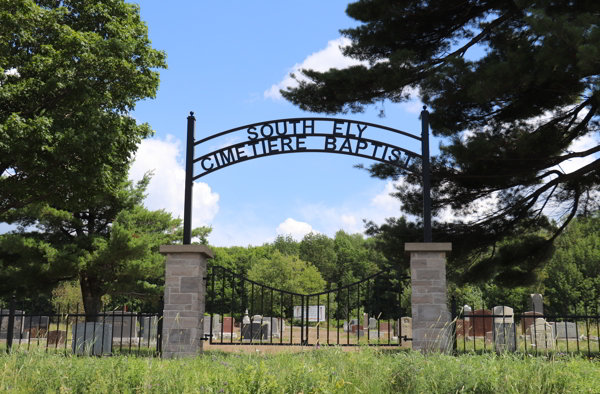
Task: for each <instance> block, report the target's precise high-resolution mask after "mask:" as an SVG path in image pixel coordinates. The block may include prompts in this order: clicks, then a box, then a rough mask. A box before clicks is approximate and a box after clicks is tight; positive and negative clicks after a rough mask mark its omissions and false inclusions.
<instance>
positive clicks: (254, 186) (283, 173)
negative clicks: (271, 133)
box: [0, 0, 594, 246]
mask: <svg viewBox="0 0 600 394" xmlns="http://www.w3.org/2000/svg"><path fill="white" fill-rule="evenodd" d="M347 3H348V0H327V1H322V0H321V1H313V0H305V1H302V2H288V1H264V0H261V1H259V0H257V1H252V2H248V1H231V2H218V1H184V0H179V1H174V2H169V3H168V4H167V3H165V2H164V1H159V0H142V1H138V2H137V4H139V6H140V8H141V16H142V19H143V20H144V21H145V22H146V23H147V25H148V30H149V36H150V39H151V41H152V46H153V47H154V48H157V49H161V50H164V51H165V52H166V53H167V62H168V66H169V68H168V70H162V71H161V77H160V79H161V83H160V87H159V90H158V93H157V97H156V99H153V100H144V101H142V102H139V103H138V104H137V107H136V109H135V111H134V112H133V113H132V116H134V117H135V118H136V120H137V121H138V122H147V123H149V124H150V125H151V126H152V128H153V129H154V130H155V131H156V134H155V136H154V137H153V138H151V139H148V140H145V141H144V142H142V144H141V145H140V147H139V150H138V153H137V155H136V162H135V163H134V165H133V167H132V170H131V172H130V177H131V178H132V179H136V180H137V179H140V178H141V177H142V176H143V174H144V173H145V172H146V171H150V170H152V171H154V177H153V180H152V182H151V184H150V186H149V189H148V198H147V199H146V202H145V204H146V206H147V207H148V208H150V209H166V210H167V211H169V212H171V213H173V215H174V216H175V217H177V216H179V217H183V190H184V177H185V171H184V157H185V156H184V148H185V135H186V122H187V120H186V117H187V116H188V114H189V111H194V112H195V114H196V118H197V126H196V135H197V138H203V137H206V136H209V135H212V134H215V133H218V132H221V131H224V130H228V129H231V128H234V127H238V126H243V125H246V124H251V123H256V122H261V121H267V120H272V119H282V118H292V117H307V116H323V115H321V114H314V113H306V112H302V111H301V110H299V109H298V108H296V107H294V106H293V105H291V104H290V103H288V102H286V101H285V100H283V99H282V98H281V97H279V95H278V90H279V89H280V88H284V87H286V86H288V85H289V84H290V83H291V79H290V78H289V73H290V72H294V71H296V70H298V69H299V68H302V67H308V68H314V69H317V70H320V71H323V70H327V69H329V68H330V67H336V68H343V67H347V66H349V65H351V64H356V63H357V62H356V61H354V60H351V59H344V58H343V57H342V56H341V55H340V51H339V46H340V45H344V44H347V43H348V41H347V40H346V41H344V39H342V37H341V35H340V33H339V29H343V28H348V27H353V26H356V25H357V23H356V22H355V21H353V20H351V19H350V18H348V17H347V16H346V14H345V12H344V11H345V9H346V6H347ZM478 51H481V50H480V49H477V48H474V49H473V52H474V53H473V54H469V56H477V53H478ZM470 52H471V51H470ZM479 53H481V52H479ZM384 105H385V112H386V117H385V118H383V119H381V118H379V117H378V116H377V114H378V112H379V109H378V108H369V109H367V111H366V112H365V113H363V114H356V115H352V114H349V115H343V116H342V115H340V116H339V117H343V118H349V119H354V120H359V121H363V122H372V123H378V124H381V125H384V126H389V127H393V128H397V129H401V130H404V131H407V132H410V133H413V134H417V135H418V134H420V120H419V112H420V110H421V104H420V102H419V101H418V97H415V98H414V100H412V101H411V102H408V103H403V104H392V103H389V102H387V103H385V104H384ZM379 137H380V138H382V139H385V140H387V137H384V136H379ZM246 138H247V135H246V134H245V132H239V133H234V134H232V135H229V136H227V137H224V138H220V139H219V140H213V141H211V142H209V143H207V148H216V147H222V146H225V145H228V144H231V143H234V142H242V141H244V140H246ZM390 142H391V141H390ZM395 142H396V143H397V145H400V146H402V147H405V148H407V149H410V150H412V151H414V152H416V153H420V147H419V144H418V143H417V142H411V141H410V140H408V139H406V138H405V139H400V140H397V141H395ZM439 142H440V141H438V140H435V139H432V142H431V152H432V154H435V153H437V151H438V149H437V146H438V145H439ZM592 143H594V141H593V139H592V140H586V141H582V142H581V143H580V145H581V147H584V146H586V145H588V144H592ZM577 148H579V147H575V148H574V150H577ZM359 163H363V164H365V165H369V164H370V163H371V162H370V161H369V160H366V159H361V158H357V157H350V156H343V155H334V154H324V153H304V154H293V155H280V156H273V157H267V158H261V159H257V160H252V161H249V162H245V163H240V164H237V165H234V166H231V167H228V168H225V169H222V170H220V171H217V172H215V173H212V174H210V175H207V176H205V177H203V178H201V179H200V180H199V181H197V182H196V185H195V187H194V209H193V225H194V226H201V225H209V226H212V227H213V233H212V235H211V236H210V238H209V241H210V242H211V244H213V245H216V246H232V245H240V246H247V245H250V244H252V245H261V244H262V243H264V242H269V241H272V240H273V239H274V238H275V237H276V236H277V235H279V234H282V235H285V234H292V236H293V237H294V238H296V239H298V240H300V239H301V238H302V236H303V235H304V234H306V233H308V232H309V231H318V232H321V233H324V234H327V235H329V236H333V235H334V234H335V232H336V231H337V230H339V229H344V230H346V231H348V232H351V233H355V232H362V231H363V222H362V220H363V219H368V220H374V221H375V222H377V223H382V222H383V221H384V220H385V218H386V217H397V216H400V215H401V212H400V204H399V202H398V201H397V200H396V199H394V198H392V197H391V196H389V193H390V192H393V191H394V185H393V184H392V183H391V182H386V181H381V180H377V179H371V178H369V176H368V174H367V173H366V172H364V171H359V170H357V169H354V168H353V166H354V165H355V164H359ZM582 164H584V163H583V162H576V161H573V163H572V165H573V166H574V167H579V166H580V165H582ZM563 168H565V166H563ZM567 172H569V171H568V170H567ZM11 228H12V227H10V226H7V225H5V224H1V223H0V233H2V232H5V231H8V230H10V229H11Z"/></svg>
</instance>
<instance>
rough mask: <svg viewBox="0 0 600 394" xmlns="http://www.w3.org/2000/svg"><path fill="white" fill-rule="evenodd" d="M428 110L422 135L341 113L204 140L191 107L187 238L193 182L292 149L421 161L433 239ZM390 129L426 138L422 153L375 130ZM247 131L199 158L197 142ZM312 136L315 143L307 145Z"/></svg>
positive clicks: (402, 163) (401, 163) (405, 165)
mask: <svg viewBox="0 0 600 394" xmlns="http://www.w3.org/2000/svg"><path fill="white" fill-rule="evenodd" d="M427 115H428V112H427V110H423V111H422V112H421V123H422V135H421V137H418V136H416V135H414V134H410V133H407V132H405V131H402V130H398V129H394V128H391V127H386V126H381V125H377V124H374V123H367V122H361V121H357V120H349V119H336V118H315V117H309V118H289V119H277V120H269V121H265V122H259V123H253V124H249V125H245V126H240V127H236V128H233V129H230V130H226V131H223V132H220V133H217V134H214V135H211V136H208V137H206V138H203V139H201V140H198V141H196V139H195V133H196V118H195V117H194V113H193V112H190V116H188V118H187V119H188V129H187V150H186V183H185V207H184V226H183V227H184V229H183V233H184V234H183V243H184V245H185V244H190V243H191V226H192V225H191V218H192V186H193V182H194V181H195V180H197V179H200V178H202V177H204V176H206V175H208V174H210V173H213V172H215V171H218V170H221V169H223V168H226V167H229V166H232V165H234V164H237V163H242V162H245V161H249V160H254V159H259V158H261V157H268V156H274V155H282V154H291V153H309V152H324V153H334V154H342V155H349V156H356V157H361V158H365V159H370V160H374V161H378V162H381V163H385V164H389V165H392V166H394V167H398V168H401V169H403V170H405V171H409V172H412V173H415V171H414V170H413V169H411V168H410V167H409V164H410V162H411V161H412V160H415V159H416V160H421V163H422V166H421V167H422V173H416V174H417V175H422V176H423V204H424V206H423V208H424V212H423V213H424V227H425V237H424V239H425V242H431V217H430V216H431V214H430V212H431V210H430V205H431V203H430V197H429V188H430V186H429V125H428V123H427V122H428V120H427V118H428V116H427ZM372 129H378V130H385V131H389V132H392V133H395V134H398V135H402V136H405V137H408V138H412V139H415V140H417V141H421V146H422V154H418V153H415V152H412V151H410V150H408V149H405V148H402V147H400V146H397V145H394V144H391V143H388V142H384V141H379V140H377V139H374V138H373V137H371V138H369V137H370V134H372V133H371V130H372ZM242 130H244V131H245V132H246V136H247V139H246V140H245V141H243V142H240V143H236V144H232V145H229V146H226V147H223V148H219V149H216V150H214V151H211V152H208V153H206V154H203V155H202V156H200V157H195V147H197V146H199V145H200V144H202V143H205V142H207V141H210V140H212V139H215V138H218V137H221V136H224V135H227V134H230V133H234V132H236V131H242ZM307 139H309V140H312V141H313V142H314V140H315V139H320V144H319V142H318V141H317V142H316V144H315V143H313V144H312V145H311V147H307V146H306V143H307ZM195 164H198V166H199V167H200V168H201V169H202V171H201V172H200V173H199V174H195V173H194V165H195Z"/></svg>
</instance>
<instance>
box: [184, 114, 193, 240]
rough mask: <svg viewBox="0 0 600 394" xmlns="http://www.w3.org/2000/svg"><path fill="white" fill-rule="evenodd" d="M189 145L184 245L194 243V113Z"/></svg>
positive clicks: (186, 162) (188, 138)
mask: <svg viewBox="0 0 600 394" xmlns="http://www.w3.org/2000/svg"><path fill="white" fill-rule="evenodd" d="M187 121H188V122H187V145H186V152H185V203H184V207H183V244H184V245H189V244H191V243H192V192H193V190H192V188H193V186H194V181H193V177H194V141H195V139H196V118H195V117H194V111H190V116H188V117H187Z"/></svg>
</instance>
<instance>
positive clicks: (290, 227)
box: [276, 218, 318, 241]
mask: <svg viewBox="0 0 600 394" xmlns="http://www.w3.org/2000/svg"><path fill="white" fill-rule="evenodd" d="M276 231H277V235H291V236H292V238H294V239H295V240H297V241H301V240H302V238H304V236H305V235H306V234H308V233H311V232H312V233H318V231H315V230H313V228H312V226H311V225H310V224H308V223H305V222H298V221H296V220H294V219H292V218H287V219H286V220H285V222H283V223H281V224H280V225H279V226H278V227H277V230H276Z"/></svg>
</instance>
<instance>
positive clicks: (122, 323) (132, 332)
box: [101, 311, 138, 339]
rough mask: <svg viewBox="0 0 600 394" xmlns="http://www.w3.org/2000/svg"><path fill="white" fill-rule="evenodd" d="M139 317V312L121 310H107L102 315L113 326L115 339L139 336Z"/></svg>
mask: <svg viewBox="0 0 600 394" xmlns="http://www.w3.org/2000/svg"><path fill="white" fill-rule="evenodd" d="M137 317H138V314H137V313H134V312H121V311H113V312H107V313H104V314H103V315H102V316H101V318H102V320H103V321H104V322H105V323H106V324H110V325H111V326H112V336H113V339H114V338H118V339H121V338H130V337H131V338H133V337H137V335H138V334H137Z"/></svg>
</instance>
